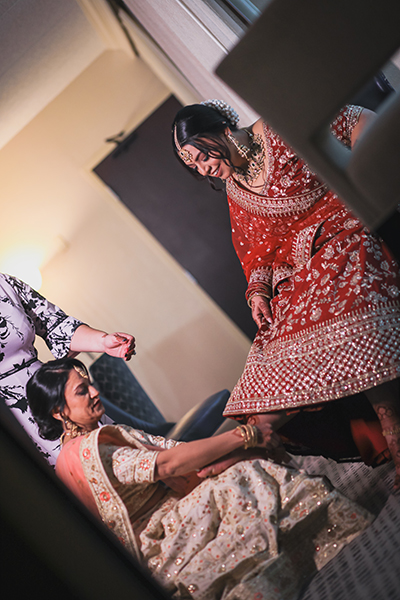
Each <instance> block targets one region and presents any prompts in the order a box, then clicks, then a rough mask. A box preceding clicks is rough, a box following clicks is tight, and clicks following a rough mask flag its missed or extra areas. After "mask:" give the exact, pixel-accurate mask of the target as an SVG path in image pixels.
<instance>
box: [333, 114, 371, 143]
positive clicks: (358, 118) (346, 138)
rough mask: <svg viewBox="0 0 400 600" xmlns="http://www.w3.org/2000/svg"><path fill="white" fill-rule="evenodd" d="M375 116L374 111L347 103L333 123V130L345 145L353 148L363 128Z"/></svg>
mask: <svg viewBox="0 0 400 600" xmlns="http://www.w3.org/2000/svg"><path fill="white" fill-rule="evenodd" d="M375 118H376V114H375V113H374V112H373V111H371V110H368V109H367V108H362V107H361V106H353V105H351V104H347V105H346V106H345V107H344V108H342V110H341V111H340V113H339V114H338V115H337V116H336V118H335V120H334V121H333V122H332V123H331V132H332V133H333V135H334V136H335V137H336V138H337V139H338V140H339V141H340V142H342V143H343V144H344V145H345V146H347V147H348V148H353V147H354V144H355V143H356V141H357V140H358V138H359V137H360V135H361V133H362V132H363V130H364V129H365V128H366V127H367V126H368V125H369V124H370V123H372V121H374V120H375Z"/></svg>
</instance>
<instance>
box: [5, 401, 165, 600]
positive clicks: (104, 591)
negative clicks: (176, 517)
mask: <svg viewBox="0 0 400 600" xmlns="http://www.w3.org/2000/svg"><path fill="white" fill-rule="evenodd" d="M0 477H1V485H2V493H1V494H0V527H1V546H2V548H1V549H2V553H1V575H2V577H1V579H2V581H1V587H2V589H3V590H6V592H7V597H8V598H13V600H19V599H21V600H22V599H25V598H30V597H31V596H32V595H38V596H40V598H41V599H42V600H46V599H47V598H49V599H50V598H58V599H61V600H63V599H64V598H65V599H66V598H77V599H88V600H89V599H90V600H91V599H93V598H96V600H103V599H104V600H109V599H110V598H118V600H123V599H125V598H126V599H127V600H128V599H129V600H132V598H140V599H141V600H167V599H168V598H169V596H168V595H167V594H165V593H164V592H163V591H162V590H161V589H160V588H159V587H158V586H157V585H156V583H155V582H154V580H152V579H151V578H150V576H149V575H148V574H147V573H146V572H144V571H143V570H142V569H141V568H140V567H139V565H138V564H137V563H136V561H135V560H134V559H133V558H132V557H131V556H130V555H129V554H128V553H127V552H125V551H124V548H123V547H122V546H121V544H120V543H119V542H118V540H117V539H116V538H115V537H114V535H113V534H112V533H111V532H109V531H108V530H107V529H106V528H105V527H104V526H103V525H102V524H101V523H100V522H99V521H98V520H97V519H96V518H95V517H94V516H93V515H91V513H89V511H87V510H86V508H85V507H84V506H83V505H82V504H81V503H80V502H79V501H78V500H77V499H76V498H75V497H74V496H73V495H72V494H71V493H70V492H69V490H68V489H67V488H65V486H63V485H62V483H61V482H60V481H59V480H58V478H57V477H56V475H55V474H54V472H53V470H52V468H51V467H49V466H48V464H47V463H46V462H45V461H44V459H43V458H42V457H41V456H40V455H39V453H38V452H37V451H36V449H35V448H34V446H33V444H32V442H31V441H30V439H29V438H28V436H27V435H26V434H25V432H24V431H23V430H22V428H21V427H20V425H19V423H18V422H17V421H16V419H15V418H14V416H13V415H12V414H11V412H10V410H9V409H8V408H7V407H6V406H5V405H4V404H3V402H2V401H1V400H0Z"/></svg>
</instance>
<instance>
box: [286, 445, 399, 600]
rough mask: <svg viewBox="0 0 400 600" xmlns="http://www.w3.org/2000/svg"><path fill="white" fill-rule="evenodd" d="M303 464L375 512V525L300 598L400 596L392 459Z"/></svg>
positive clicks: (387, 599) (384, 599) (385, 599)
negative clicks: (383, 462) (377, 464)
mask: <svg viewBox="0 0 400 600" xmlns="http://www.w3.org/2000/svg"><path fill="white" fill-rule="evenodd" d="M297 459H298V457H296V460H297ZM297 462H300V461H298V460H297ZM301 466H302V467H303V468H305V469H306V470H307V471H308V472H309V473H315V474H317V473H320V474H325V475H326V476H327V477H328V478H329V479H330V481H331V482H332V484H333V485H335V486H336V487H337V488H338V489H339V490H340V491H342V492H343V493H344V494H346V496H348V497H349V498H351V499H352V500H355V501H357V502H358V503H359V504H361V505H362V506H364V507H365V508H367V509H368V510H369V511H371V512H372V513H373V514H375V515H376V519H375V521H374V522H373V523H372V525H371V526H370V527H369V528H368V529H367V530H366V531H365V532H364V533H363V534H362V535H360V536H359V537H358V538H357V539H355V540H354V541H353V542H351V543H350V544H349V545H348V546H347V547H346V548H344V549H343V550H342V551H341V552H340V554H338V556H337V557H336V558H334V559H333V560H332V561H331V562H330V563H328V564H327V565H326V567H324V568H323V569H322V570H321V571H320V572H319V573H318V574H317V575H316V576H315V577H314V579H313V580H312V581H311V583H310V585H309V586H308V588H307V589H306V590H305V591H304V593H303V594H302V596H301V600H347V599H348V600H370V599H371V600H398V599H400V491H397V492H393V481H394V466H393V463H390V464H388V465H384V466H382V467H378V468H376V469H371V468H369V467H366V466H365V465H364V464H359V463H351V464H350V463H347V464H337V463H335V462H334V461H330V460H327V459H324V458H320V457H318V458H316V457H305V458H303V459H302V460H301Z"/></svg>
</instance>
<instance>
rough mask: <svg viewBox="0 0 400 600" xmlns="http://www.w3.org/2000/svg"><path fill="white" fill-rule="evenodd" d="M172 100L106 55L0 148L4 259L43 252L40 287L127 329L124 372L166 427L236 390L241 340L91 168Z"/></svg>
mask: <svg viewBox="0 0 400 600" xmlns="http://www.w3.org/2000/svg"><path fill="white" fill-rule="evenodd" d="M168 95H169V91H168V90H167V88H166V87H165V86H164V85H163V84H162V83H161V82H160V81H159V80H158V79H157V78H156V77H155V76H154V75H153V74H152V72H151V71H150V70H149V68H148V67H147V66H146V65H145V64H144V63H143V62H142V61H141V60H140V59H133V58H131V57H129V56H128V55H127V54H125V53H124V52H122V51H111V50H108V51H106V52H104V53H103V54H101V55H100V57H99V58H98V59H97V60H96V61H95V62H93V63H92V64H91V65H90V66H89V67H88V68H87V69H86V70H85V71H84V72H83V73H82V74H81V75H80V76H79V77H78V78H77V79H76V80H75V81H74V82H73V83H72V84H71V85H69V86H68V87H67V88H66V89H65V90H64V91H63V92H62V93H61V94H60V95H59V96H58V97H57V98H56V99H55V100H53V101H52V102H51V103H50V104H49V105H48V106H47V107H46V108H45V109H44V110H43V111H42V112H41V113H40V114H39V115H38V116H37V117H36V118H34V119H33V120H32V121H31V122H30V123H29V125H27V126H26V127H25V128H24V129H23V130H22V131H21V132H20V133H19V134H18V135H17V136H15V137H14V139H12V140H11V141H10V142H9V143H8V144H7V145H6V146H5V147H4V148H3V149H2V150H1V151H0V176H1V180H2V198H1V202H0V218H1V220H2V223H3V227H2V239H1V240H0V258H1V255H2V253H4V252H5V251H6V250H7V248H9V247H10V246H12V245H15V244H22V243H23V244H31V245H39V246H40V247H42V248H43V252H44V263H46V264H45V266H44V267H43V269H42V274H43V286H42V288H41V292H42V293H43V294H44V295H45V296H47V297H48V298H49V299H51V300H52V301H54V302H56V303H57V304H59V305H60V306H61V307H62V308H63V309H64V310H66V311H67V312H69V313H70V314H73V315H74V316H76V317H78V318H81V319H82V320H83V321H85V322H87V323H89V324H90V325H92V326H95V327H99V328H104V329H106V330H109V331H112V330H125V331H129V332H132V333H134V334H135V336H136V338H137V347H138V354H137V357H135V358H134V359H133V361H131V367H132V368H133V370H134V372H135V374H136V375H137V376H138V378H139V380H140V381H141V383H142V385H143V386H144V387H145V389H146V390H147V392H148V393H149V395H150V396H151V397H152V398H153V399H154V401H155V402H156V404H157V405H158V406H159V408H160V409H161V411H162V412H163V414H164V415H165V416H166V418H167V419H171V420H174V419H177V418H179V417H180V416H181V415H182V414H184V412H186V410H188V409H189V408H190V407H191V406H192V405H193V404H194V403H196V402H198V401H200V400H202V399H204V398H205V397H206V396H207V395H209V394H211V393H213V392H215V391H217V390H219V389H222V388H224V387H228V388H229V389H231V388H232V386H233V385H234V384H235V382H236V380H237V378H238V377H239V375H240V373H241V370H242V367H243V364H244V361H245V357H246V354H247V351H248V349H249V341H248V340H247V338H246V337H245V336H244V335H242V334H241V332H240V331H239V330H238V329H237V328H236V327H235V326H234V325H233V324H232V322H231V321H230V320H229V319H228V318H227V317H226V316H225V315H224V314H223V313H222V312H221V311H220V310H219V309H218V307H216V305H215V304H214V303H213V302H212V301H211V300H210V299H209V298H208V297H207V296H206V295H205V294H204V293H203V292H202V290H201V289H200V288H199V287H198V286H197V285H196V284H194V283H193V282H192V281H190V280H189V279H188V278H187V277H186V275H185V273H184V272H183V271H182V269H181V268H180V267H179V265H177V264H176V263H175V262H174V260H173V259H172V258H171V257H170V256H169V255H168V254H167V253H166V252H165V251H164V250H163V248H161V247H160V245H159V244H158V243H157V242H156V241H155V240H154V239H153V238H152V236H151V235H150V234H149V233H148V232H147V230H145V229H144V228H143V227H142V226H141V225H140V223H138V222H137V221H136V219H135V218H134V217H133V216H132V215H131V214H130V213H129V212H128V211H127V210H126V209H125V208H124V206H123V205H122V204H121V203H120V202H119V201H118V200H117V199H116V198H114V197H113V196H112V195H111V194H110V193H109V192H108V191H107V190H106V189H105V188H104V187H103V186H102V185H101V184H100V183H99V182H98V180H97V179H96V178H95V177H94V176H93V175H92V174H91V173H90V167H92V166H94V165H95V164H96V163H97V162H98V160H100V159H101V158H102V156H104V155H105V154H106V153H107V152H108V151H109V150H110V148H109V147H107V146H106V145H105V144H104V139H105V138H106V137H109V136H111V135H113V134H116V133H118V132H119V131H121V130H122V129H127V130H129V129H132V128H134V127H135V126H136V125H138V124H139V123H140V122H141V121H143V120H144V119H145V118H146V117H147V116H148V115H149V114H150V113H151V112H152V111H153V110H154V109H155V108H156V107H157V106H158V105H159V104H160V103H162V102H163V101H164V99H165V98H166V97H167V96H168ZM5 223H6V224H7V226H6V227H5V226H4V224H5ZM60 239H62V240H64V241H65V242H66V247H65V248H64V249H62V244H60ZM57 248H61V250H60V251H59V252H58V253H56V254H54V252H55V250H57ZM40 352H41V356H42V358H47V354H46V353H43V352H42V350H41V351H40Z"/></svg>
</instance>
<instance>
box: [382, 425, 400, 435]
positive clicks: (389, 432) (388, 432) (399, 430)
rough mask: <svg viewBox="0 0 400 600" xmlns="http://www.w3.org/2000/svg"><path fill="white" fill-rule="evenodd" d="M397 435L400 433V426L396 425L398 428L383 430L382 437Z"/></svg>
mask: <svg viewBox="0 0 400 600" xmlns="http://www.w3.org/2000/svg"><path fill="white" fill-rule="evenodd" d="M396 433H400V425H396V427H393V429H383V430H382V435H384V436H385V437H386V436H387V435H395V434H396Z"/></svg>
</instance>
